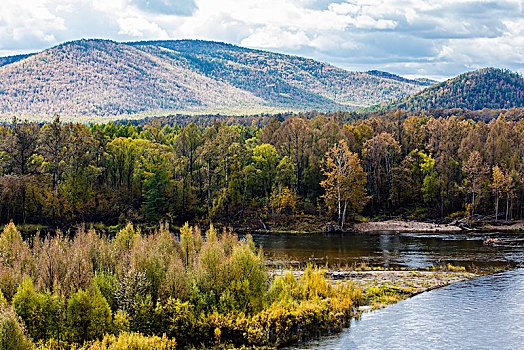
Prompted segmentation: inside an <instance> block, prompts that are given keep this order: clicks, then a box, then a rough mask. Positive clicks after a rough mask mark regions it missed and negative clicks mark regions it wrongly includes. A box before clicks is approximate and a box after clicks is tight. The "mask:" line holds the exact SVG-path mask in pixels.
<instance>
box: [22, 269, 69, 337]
mask: <svg viewBox="0 0 524 350" xmlns="http://www.w3.org/2000/svg"><path fill="white" fill-rule="evenodd" d="M13 307H14V308H15V310H16V313H17V314H18V315H19V316H20V318H21V319H22V320H23V321H24V324H25V326H26V328H27V331H28V332H29V334H30V335H31V337H32V338H33V339H34V340H42V339H47V338H50V337H55V338H57V339H60V333H61V332H60V330H61V315H62V311H63V300H62V298H60V296H58V295H57V294H50V293H37V292H36V291H35V289H34V286H33V282H32V281H31V279H30V278H29V277H26V279H25V280H24V281H23V282H22V284H20V286H19V287H18V291H17V292H16V294H15V295H14V297H13Z"/></svg>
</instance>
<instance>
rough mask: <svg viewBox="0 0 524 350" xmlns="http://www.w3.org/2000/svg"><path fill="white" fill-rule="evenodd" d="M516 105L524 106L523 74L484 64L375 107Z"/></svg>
mask: <svg viewBox="0 0 524 350" xmlns="http://www.w3.org/2000/svg"><path fill="white" fill-rule="evenodd" d="M514 107H524V79H523V77H522V76H521V75H519V74H517V73H513V72H511V71H509V70H505V69H498V68H485V69H480V70H477V71H473V72H468V73H464V74H461V75H459V76H458V77H455V78H452V79H449V80H446V81H444V82H442V83H439V84H436V85H433V86H431V87H429V88H427V89H424V90H422V91H420V92H418V93H415V94H413V95H410V96H407V97H403V98H399V99H396V100H393V101H390V102H385V103H382V104H380V105H377V106H374V107H372V108H373V109H404V110H408V111H416V110H430V109H437V108H441V109H452V108H462V109H469V110H472V111H474V110H481V109H484V108H489V109H508V108H514Z"/></svg>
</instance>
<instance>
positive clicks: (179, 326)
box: [155, 298, 204, 345]
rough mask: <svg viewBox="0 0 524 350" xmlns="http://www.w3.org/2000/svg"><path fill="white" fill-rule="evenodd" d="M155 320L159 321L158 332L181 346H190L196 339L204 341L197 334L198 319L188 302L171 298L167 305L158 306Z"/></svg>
mask: <svg viewBox="0 0 524 350" xmlns="http://www.w3.org/2000/svg"><path fill="white" fill-rule="evenodd" d="M155 318H156V319H157V320H158V325H157V326H156V327H157V328H156V329H157V332H158V331H161V332H165V333H166V334H167V336H168V337H170V338H176V339H177V341H178V342H179V343H180V344H181V345H183V344H190V343H191V342H192V341H193V340H195V339H197V340H200V341H203V340H204V339H202V338H201V337H200V334H197V333H196V332H195V326H196V324H197V322H196V318H195V316H194V313H193V307H192V305H191V304H189V302H187V301H186V302H182V301H180V300H178V299H172V298H171V299H169V300H168V301H167V303H166V304H165V305H161V304H157V307H156V308H155Z"/></svg>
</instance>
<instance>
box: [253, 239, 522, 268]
mask: <svg viewBox="0 0 524 350" xmlns="http://www.w3.org/2000/svg"><path fill="white" fill-rule="evenodd" d="M488 237H499V238H524V234H497V233H482V234H476V235H466V234H460V233H459V234H457V233H454V234H429V235H428V234H390V233H382V234H346V235H324V234H316V235H263V234H255V235H253V239H254V241H255V243H256V244H257V245H261V246H262V247H263V249H264V252H265V253H266V255H267V256H268V257H269V258H270V259H272V260H275V261H281V260H282V261H294V262H307V261H311V262H314V263H317V264H324V263H328V264H330V265H342V266H345V265H353V264H357V265H358V264H361V263H366V264H369V265H373V266H376V265H381V266H384V267H390V266H395V267H406V268H425V267H430V266H434V265H442V264H448V263H450V264H453V265H457V266H471V265H474V266H476V267H498V268H500V267H515V266H518V265H519V264H522V262H524V247H523V246H508V247H492V246H485V245H484V244H483V241H484V240H485V239H486V238H488Z"/></svg>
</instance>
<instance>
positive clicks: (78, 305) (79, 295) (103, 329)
mask: <svg viewBox="0 0 524 350" xmlns="http://www.w3.org/2000/svg"><path fill="white" fill-rule="evenodd" d="M111 321H112V319H111V309H110V308H109V305H108V304H107V301H106V299H105V298H104V297H103V296H102V294H101V293H100V292H99V291H97V290H92V291H85V290H79V291H78V292H76V293H74V294H73V295H71V297H70V298H69V300H68V302H67V326H68V338H69V340H70V341H71V342H74V343H78V344H83V343H84V342H85V341H88V340H94V339H101V338H102V337H103V336H104V334H105V333H109V332H111V326H112V324H111Z"/></svg>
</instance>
